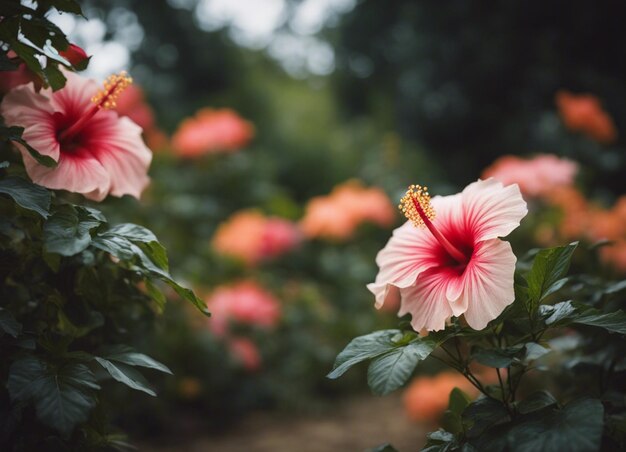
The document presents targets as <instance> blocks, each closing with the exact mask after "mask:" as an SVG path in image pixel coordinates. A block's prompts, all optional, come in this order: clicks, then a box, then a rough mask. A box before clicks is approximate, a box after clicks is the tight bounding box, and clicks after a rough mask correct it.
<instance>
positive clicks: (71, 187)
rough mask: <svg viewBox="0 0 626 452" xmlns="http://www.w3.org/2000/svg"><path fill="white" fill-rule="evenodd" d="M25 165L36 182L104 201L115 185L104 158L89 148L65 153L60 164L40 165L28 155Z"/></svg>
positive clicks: (25, 158)
mask: <svg viewBox="0 0 626 452" xmlns="http://www.w3.org/2000/svg"><path fill="white" fill-rule="evenodd" d="M24 166H25V167H26V172H27V173H28V175H29V176H30V178H31V179H32V180H33V182H35V183H36V184H39V185H42V186H44V187H47V188H51V189H56V190H67V191H71V192H74V193H81V194H83V195H84V196H85V197H87V198H89V199H92V200H94V201H102V200H103V199H104V198H105V196H106V194H107V192H108V191H109V187H110V185H111V180H110V178H109V175H108V174H107V172H106V171H105V169H104V168H103V167H102V165H101V164H100V162H98V160H96V159H95V158H93V157H91V156H90V155H89V154H88V153H87V152H81V153H80V154H79V155H78V154H77V155H73V154H67V153H64V154H62V155H61V156H60V158H59V164H58V165H57V167H56V168H48V167H45V166H43V165H40V164H39V163H37V161H36V160H35V159H33V158H32V157H31V156H30V155H25V156H24Z"/></svg>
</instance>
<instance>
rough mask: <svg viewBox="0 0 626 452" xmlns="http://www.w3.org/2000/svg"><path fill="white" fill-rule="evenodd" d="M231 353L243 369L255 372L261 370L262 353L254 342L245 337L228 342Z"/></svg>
mask: <svg viewBox="0 0 626 452" xmlns="http://www.w3.org/2000/svg"><path fill="white" fill-rule="evenodd" d="M228 347H229V348H230V352H231V353H232V355H233V356H234V357H235V359H236V360H237V361H239V362H240V363H241V364H242V365H243V367H244V368H245V369H246V370H247V371H249V372H254V371H255V370H259V369H260V368H261V353H260V352H259V348H258V347H257V346H256V344H255V343H254V342H252V341H251V340H250V339H248V338H245V337H235V338H231V339H229V341H228Z"/></svg>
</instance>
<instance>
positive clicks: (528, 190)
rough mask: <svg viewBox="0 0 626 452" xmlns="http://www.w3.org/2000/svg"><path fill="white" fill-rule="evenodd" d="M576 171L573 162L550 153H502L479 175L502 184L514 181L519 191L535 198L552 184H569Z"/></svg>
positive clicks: (541, 194) (543, 193)
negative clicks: (529, 154) (491, 178)
mask: <svg viewBox="0 0 626 452" xmlns="http://www.w3.org/2000/svg"><path fill="white" fill-rule="evenodd" d="M577 172H578V165H577V164H576V163H575V162H573V161H571V160H567V159H560V158H558V157H557V156H555V155H552V154H540V155H537V156H536V157H533V158H531V159H522V158H520V157H516V156H514V155H505V156H503V157H500V158H499V159H497V160H496V161H495V162H494V163H493V164H492V165H491V166H489V167H488V168H487V169H485V171H483V174H482V176H481V177H482V178H483V179H488V178H489V177H493V178H494V179H496V180H498V181H500V182H502V183H503V184H504V185H510V184H517V185H519V188H520V190H521V191H522V193H523V194H525V195H528V196H531V197H536V196H543V195H545V194H547V193H549V192H551V191H552V190H554V189H555V188H556V187H561V186H570V185H572V184H573V182H574V177H575V176H576V173H577Z"/></svg>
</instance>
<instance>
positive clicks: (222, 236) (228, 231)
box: [212, 210, 300, 265]
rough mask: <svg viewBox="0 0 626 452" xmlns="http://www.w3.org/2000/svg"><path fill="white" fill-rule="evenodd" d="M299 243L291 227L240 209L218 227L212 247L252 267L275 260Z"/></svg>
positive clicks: (297, 236)
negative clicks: (274, 258) (261, 262)
mask: <svg viewBox="0 0 626 452" xmlns="http://www.w3.org/2000/svg"><path fill="white" fill-rule="evenodd" d="M299 243H300V232H299V231H298V228H297V227H296V225H295V224H293V223H292V222H290V221H288V220H284V219H282V218H278V217H266V216H264V215H263V214H262V213H261V212H259V211H257V210H243V211H240V212H237V213H235V214H234V215H232V216H231V217H230V218H229V219H228V220H227V221H225V222H224V223H222V224H220V225H219V226H218V228H217V231H216V232H215V235H214V236H213V240H212V246H213V248H214V249H215V250H216V251H217V252H218V253H220V254H224V255H227V256H232V257H235V258H239V259H241V260H242V261H244V262H245V263H246V264H249V265H254V264H257V263H258V262H260V261H261V260H264V259H268V258H273V257H278V256H280V255H282V254H285V253H287V252H288V251H290V250H292V249H293V248H295V247H296V246H297V245H298V244H299Z"/></svg>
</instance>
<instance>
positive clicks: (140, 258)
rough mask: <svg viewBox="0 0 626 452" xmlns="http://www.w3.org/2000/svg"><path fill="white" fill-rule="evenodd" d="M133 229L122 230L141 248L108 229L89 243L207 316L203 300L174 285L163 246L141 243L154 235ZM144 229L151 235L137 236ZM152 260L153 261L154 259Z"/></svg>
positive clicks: (156, 243) (155, 243) (176, 283)
mask: <svg viewBox="0 0 626 452" xmlns="http://www.w3.org/2000/svg"><path fill="white" fill-rule="evenodd" d="M131 226H134V228H130V227H129V228H125V229H123V232H125V233H126V232H129V231H132V232H133V233H131V234H130V235H129V236H130V237H132V239H133V240H135V241H138V242H140V244H141V245H142V246H144V248H143V249H142V248H141V247H140V246H138V245H136V244H135V243H133V241H131V240H130V239H128V238H127V237H124V236H122V235H119V233H118V232H116V230H115V229H113V228H112V229H110V230H108V231H106V232H103V233H100V234H97V235H96V237H94V239H93V241H92V242H91V244H92V246H94V247H95V248H98V249H100V250H102V251H106V252H108V253H110V254H111V255H113V256H115V257H117V258H118V259H120V260H121V261H125V262H127V263H130V264H131V267H132V268H133V269H134V270H138V271H141V272H142V273H143V274H144V275H145V276H150V277H155V278H158V279H160V280H161V281H163V282H165V283H166V284H168V285H169V286H170V287H171V288H172V289H174V291H175V292H176V293H177V294H178V295H179V296H180V297H181V298H183V299H185V300H187V301H190V302H191V303H192V304H193V305H194V306H195V307H197V308H198V309H199V310H200V311H201V312H202V313H203V314H205V315H207V316H208V315H210V313H209V311H208V310H207V307H206V304H205V303H204V301H202V300H201V299H200V298H198V296H197V295H196V294H195V293H194V292H193V291H192V290H190V289H187V288H185V287H183V286H181V285H180V284H179V283H178V282H176V281H175V280H174V279H173V278H172V277H171V275H170V274H169V272H168V271H167V257H166V255H165V250H164V249H163V247H162V246H161V245H160V244H159V243H158V242H156V241H148V242H144V240H149V239H151V238H156V237H154V235H153V234H152V233H151V232H150V231H148V230H147V229H145V228H141V226H136V225H131ZM135 228H141V229H144V231H148V232H149V233H150V235H141V234H140V235H139V236H138V235H136V233H137V231H138V229H135ZM144 249H146V250H147V252H148V254H150V256H152V258H151V257H150V256H149V255H148V254H146V252H145V251H144ZM153 259H154V260H153Z"/></svg>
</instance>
